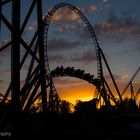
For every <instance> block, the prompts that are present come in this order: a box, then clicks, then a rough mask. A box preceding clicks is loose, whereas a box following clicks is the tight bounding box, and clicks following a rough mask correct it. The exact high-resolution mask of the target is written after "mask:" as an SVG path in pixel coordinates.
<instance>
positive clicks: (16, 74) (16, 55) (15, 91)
mask: <svg viewBox="0 0 140 140" xmlns="http://www.w3.org/2000/svg"><path fill="white" fill-rule="evenodd" d="M12 27H13V32H12V44H11V81H12V90H11V95H12V96H11V97H12V104H13V109H14V111H15V113H18V112H19V111H20V0H13V1H12Z"/></svg>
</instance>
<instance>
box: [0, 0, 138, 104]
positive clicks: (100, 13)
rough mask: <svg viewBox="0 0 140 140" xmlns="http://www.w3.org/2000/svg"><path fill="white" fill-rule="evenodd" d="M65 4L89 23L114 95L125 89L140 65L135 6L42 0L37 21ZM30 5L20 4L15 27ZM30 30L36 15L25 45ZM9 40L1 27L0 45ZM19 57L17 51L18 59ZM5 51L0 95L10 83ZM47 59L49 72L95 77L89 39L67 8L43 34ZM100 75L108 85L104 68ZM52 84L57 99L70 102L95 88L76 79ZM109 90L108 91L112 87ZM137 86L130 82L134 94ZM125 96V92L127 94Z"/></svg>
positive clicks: (125, 0) (122, 1)
mask: <svg viewBox="0 0 140 140" xmlns="http://www.w3.org/2000/svg"><path fill="white" fill-rule="evenodd" d="M60 2H69V3H71V4H73V5H74V6H76V7H78V8H79V9H80V10H81V11H82V12H83V14H84V15H85V16H86V17H87V18H88V19H89V21H90V23H91V24H92V26H93V28H94V31H95V33H96V36H97V39H98V42H99V44H100V47H101V48H102V50H103V52H104V54H105V56H106V58H107V61H108V63H109V66H110V68H111V70H112V73H113V74H114V78H115V80H116V82H117V83H118V86H119V89H120V91H122V89H123V88H124V87H125V86H126V84H127V82H128V81H129V80H130V78H131V77H132V75H133V74H134V73H135V71H136V70H137V69H138V67H139V66H140V16H139V13H140V1H139V0H42V3H43V17H44V16H45V15H46V14H47V12H48V11H49V10H50V9H51V8H52V7H53V6H54V5H56V4H58V3H60ZM30 4H31V0H22V2H21V7H22V8H21V13H22V14H21V23H22V22H23V20H24V18H25V15H26V13H27V11H28V8H29V5H30ZM10 13H11V8H10V4H9V5H7V6H5V7H4V8H3V14H4V15H5V16H6V17H7V18H9V21H10V18H11V17H10ZM35 30H36V11H35V10H34V12H33V14H32V16H31V19H30V21H29V23H28V25H27V26H26V29H25V31H24V33H23V38H24V39H25V40H26V42H29V41H30V40H31V38H32V35H33V33H34V32H35ZM9 40H10V32H9V31H8V30H7V29H6V28H5V25H4V24H3V23H2V28H1V35H0V46H3V45H4V44H6V43H7V42H8V41H9ZM24 52H25V50H24V49H22V48H21V56H22V55H23V53H24ZM10 57H11V56H10V46H9V48H7V49H5V50H4V51H3V52H1V54H0V92H1V93H5V91H6V89H7V87H8V84H9V82H10V65H11V64H10V63H11V62H10ZM48 58H49V63H50V68H51V70H52V69H54V68H56V67H57V66H61V65H63V66H64V67H67V66H70V67H75V69H82V70H85V72H86V73H91V74H92V75H94V76H95V77H97V66H96V65H97V64H96V63H97V61H96V55H95V47H94V44H93V42H92V38H91V37H90V34H89V32H88V30H87V28H86V26H85V25H84V22H83V21H82V20H81V18H80V17H79V16H78V15H76V14H75V13H74V12H73V11H71V10H69V9H67V8H61V9H59V10H58V11H56V13H55V14H54V16H53V18H52V21H51V23H50V27H49V32H48ZM27 67H28V62H27V63H26V65H25V66H24V67H23V68H22V71H23V75H22V76H21V83H22V82H23V81H24V76H25V73H26V71H27ZM103 69H104V75H105V77H106V78H107V79H108V81H110V80H109V76H108V72H107V70H106V67H105V66H104V67H103ZM54 83H55V85H56V88H57V91H58V93H59V96H60V98H62V99H68V100H69V101H72V102H75V101H76V100H79V99H80V100H89V99H91V98H92V97H93V94H94V91H95V87H94V86H92V85H91V84H89V83H88V82H86V81H83V80H80V79H77V78H69V77H64V78H55V79H54ZM110 87H111V88H112V89H113V86H112V84H111V83H110ZM139 87H140V74H138V75H137V77H136V78H135V80H134V90H135V92H136V91H137V90H138V88H139ZM128 92H129V90H128Z"/></svg>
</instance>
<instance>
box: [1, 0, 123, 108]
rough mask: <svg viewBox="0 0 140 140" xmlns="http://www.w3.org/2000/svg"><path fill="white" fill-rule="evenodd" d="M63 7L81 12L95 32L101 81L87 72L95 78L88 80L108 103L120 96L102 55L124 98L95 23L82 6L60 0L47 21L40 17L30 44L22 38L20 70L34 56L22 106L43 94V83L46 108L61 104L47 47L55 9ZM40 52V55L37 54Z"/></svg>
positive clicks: (26, 81) (87, 25) (21, 98)
mask: <svg viewBox="0 0 140 140" xmlns="http://www.w3.org/2000/svg"><path fill="white" fill-rule="evenodd" d="M35 4H37V5H38V4H40V3H39V1H34V2H33V3H32V5H31V7H30V10H29V11H28V14H27V17H26V18H25V21H24V23H23V25H22V29H21V34H22V33H23V30H24V28H25V26H26V24H27V22H28V20H29V17H30V15H31V12H32V10H33V8H34V7H35ZM62 7H66V8H68V9H71V10H72V11H74V12H75V13H76V14H78V15H79V16H80V18H81V19H82V21H83V22H84V24H85V25H86V27H87V29H88V31H89V33H90V35H91V38H92V40H93V44H94V47H95V52H96V58H97V78H96V80H97V81H98V82H97V81H96V80H95V79H94V80H91V79H90V78H89V77H90V76H89V77H88V76H87V75H88V74H87V75H86V74H84V75H82V76H85V77H83V78H86V76H87V77H88V78H89V79H90V80H91V81H89V79H87V81H88V82H89V83H92V84H94V85H95V86H96V88H97V91H98V93H99V94H100V95H101V96H102V98H103V99H104V101H105V103H106V104H109V99H110V97H111V98H113V100H114V101H116V99H115V97H114V96H113V94H112V92H111V90H110V88H109V85H108V84H107V82H106V80H105V78H104V75H103V68H102V61H101V59H103V60H104V62H105V64H106V66H107V69H108V71H109V74H110V76H111V78H112V80H113V83H114V85H115V88H116V90H117V93H118V95H119V97H120V100H121V96H120V93H119V90H118V87H117V85H116V83H115V80H114V78H113V75H112V73H111V70H110V68H109V65H108V63H107V61H106V59H105V56H104V54H103V52H102V50H101V48H100V46H99V43H98V41H97V37H96V35H95V32H94V30H93V27H92V25H91V24H90V22H89V20H88V19H87V17H86V16H85V15H84V14H83V13H82V12H81V11H80V10H79V8H77V7H75V6H74V5H72V4H70V3H65V2H64V3H59V4H57V5H55V6H54V7H53V8H52V9H51V10H50V11H49V12H48V14H47V15H46V16H45V17H44V19H43V21H41V22H40V19H38V22H39V23H38V30H37V31H36V32H35V34H34V36H33V38H32V40H31V42H30V44H29V45H27V44H26V43H25V41H24V40H23V39H21V40H19V42H20V43H21V44H23V46H24V47H25V49H26V53H25V55H24V56H23V58H22V59H21V62H20V68H19V70H20V69H21V68H22V66H23V64H24V63H25V60H26V58H27V55H28V54H30V55H31V56H32V59H31V62H30V66H29V69H28V72H27V76H26V77H25V84H24V85H23V87H22V88H21V90H20V101H19V102H20V103H19V104H21V108H22V110H24V109H25V110H26V108H29V107H30V103H31V102H32V101H33V100H34V99H36V98H37V97H38V96H39V94H40V93H39V94H38V89H40V87H41V93H42V106H44V109H43V110H46V108H47V109H48V110H54V108H59V101H60V98H59V96H58V93H57V91H56V88H55V85H54V82H53V79H52V78H53V76H52V72H51V70H50V67H49V60H48V50H47V49H48V43H47V42H48V30H49V25H50V22H51V19H52V17H53V15H54V14H55V12H56V11H57V10H58V9H59V8H62ZM40 10H41V9H37V11H38V14H40V16H39V15H38V16H39V17H41V11H40ZM2 19H3V21H5V20H4V18H2ZM5 24H6V26H7V28H8V27H11V25H10V26H9V24H10V23H7V22H5ZM9 30H10V29H9ZM10 31H11V32H12V30H10ZM42 31H43V32H42ZM42 35H43V37H42ZM41 37H42V38H43V44H42V40H41V41H40V39H41ZM33 46H34V49H31V48H32V47H33ZM4 48H5V46H4ZM42 48H44V51H43V52H44V54H43V55H41V54H42V53H41V52H42ZM2 50H3V47H2ZM32 50H33V51H32ZM38 52H39V58H38V56H37V54H38ZM42 56H43V58H42ZM40 60H41V61H43V63H44V65H45V70H44V65H43V66H42V62H40ZM34 64H35V65H34ZM13 68H14V67H13ZM42 69H43V70H42ZM13 72H14V71H13ZM74 72H75V71H74ZM65 74H66V73H65ZM69 76H72V75H69ZM74 76H76V75H74ZM41 77H44V79H45V80H46V81H44V83H43V84H42V81H43V80H44V79H42V78H41ZM84 80H85V79H84ZM95 81H96V82H95ZM12 82H13V81H11V83H10V85H9V87H8V89H7V91H6V94H5V97H4V99H3V102H5V101H6V100H7V97H8V95H9V93H10V91H11V88H12V84H13V83H12ZM44 84H45V85H44ZM42 87H43V88H42ZM106 87H107V90H106ZM48 89H49V93H48V92H47V95H48V96H49V99H47V101H48V100H49V107H46V104H47V103H46V98H45V96H46V95H45V94H46V91H47V90H48ZM108 91H109V92H108ZM16 96H17V95H16ZM18 98H19V95H18ZM15 102H16V100H15ZM43 104H44V105H43Z"/></svg>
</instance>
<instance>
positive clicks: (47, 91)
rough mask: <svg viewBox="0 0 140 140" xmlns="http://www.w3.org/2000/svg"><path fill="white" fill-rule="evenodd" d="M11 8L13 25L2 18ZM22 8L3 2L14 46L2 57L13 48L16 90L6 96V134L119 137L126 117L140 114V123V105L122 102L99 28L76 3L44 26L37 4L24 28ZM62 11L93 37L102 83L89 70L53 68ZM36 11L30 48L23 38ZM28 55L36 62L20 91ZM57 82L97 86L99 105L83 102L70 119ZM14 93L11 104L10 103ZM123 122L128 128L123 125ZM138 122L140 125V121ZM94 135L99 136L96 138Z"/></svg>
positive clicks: (2, 105)
mask: <svg viewBox="0 0 140 140" xmlns="http://www.w3.org/2000/svg"><path fill="white" fill-rule="evenodd" d="M6 4H11V9H12V15H11V17H12V21H11V22H9V19H7V17H5V16H4V14H3V13H2V8H3V6H5V5H6ZM20 6H21V0H3V1H2V0H0V23H1V22H3V23H4V24H5V26H6V27H7V29H8V30H9V31H10V33H11V40H10V41H9V42H8V43H7V44H5V45H4V46H2V47H1V48H0V51H3V50H4V49H5V48H7V47H9V46H10V45H11V64H12V65H11V82H10V85H9V87H8V88H7V91H6V93H5V94H4V96H3V95H2V96H1V97H2V98H1V102H0V131H1V130H4V131H8V130H11V129H12V132H13V135H14V133H16V134H18V135H19V136H20V134H21V133H24V132H28V134H26V135H25V136H26V137H28V136H29V137H30V136H31V137H32V132H34V131H38V132H41V131H44V130H45V131H47V132H49V131H51V132H53V131H58V130H61V131H62V132H64V131H65V130H68V131H70V132H72V130H74V131H75V132H76V131H77V130H98V131H99V130H101V131H103V132H104V131H105V132H108V133H109V131H110V130H111V128H113V129H112V130H114V131H116V130H117V128H120V127H121V126H122V124H123V121H124V116H123V117H122V116H119V115H120V113H137V114H138V115H137V116H133V118H136V117H138V119H139V118H140V117H139V110H138V107H137V106H136V102H135V100H133V98H132V99H130V100H125V101H123V100H122V96H121V94H120V91H119V89H118V86H117V84H116V82H115V79H114V77H113V74H112V72H111V70H110V68H109V65H108V63H107V60H106V58H105V56H104V53H103V51H102V49H101V48H100V46H99V43H98V41H97V37H96V35H95V32H94V30H93V27H92V25H91V24H90V22H89V20H88V19H87V18H86V16H85V15H84V14H83V13H82V12H81V11H80V10H79V9H78V8H77V7H75V6H74V5H71V4H70V3H59V4H57V5H55V6H54V7H53V8H52V9H51V10H50V11H49V12H48V13H47V15H46V16H45V17H44V19H43V20H42V0H33V1H32V2H31V5H30V6H29V10H28V12H27V14H26V16H25V19H24V20H23V23H21V20H20V17H21V13H20V12H21V7H20ZM62 7H67V8H69V9H71V10H73V11H74V12H75V13H76V14H78V15H79V16H80V18H81V19H82V20H83V22H84V24H85V25H86V27H87V29H88V31H89V33H90V35H91V37H92V40H93V44H94V47H95V52H96V58H97V77H96V78H94V76H93V75H90V74H89V73H85V72H84V70H80V69H74V67H67V68H64V67H63V66H61V67H56V69H55V70H53V71H51V70H50V68H49V62H48V51H47V47H48V46H47V45H48V44H47V36H48V29H49V24H50V22H51V19H52V17H53V15H54V14H55V12H56V11H57V10H58V9H59V8H62ZM35 8H36V10H35V11H36V15H37V16H36V17H37V19H36V21H37V30H36V32H35V33H34V35H33V36H32V39H31V41H30V42H29V44H27V43H26V41H25V40H24V39H23V36H22V35H23V32H24V30H25V27H26V26H27V23H28V22H29V20H30V17H31V15H32V13H33V11H34V9H35ZM20 47H23V48H24V49H25V50H26V52H25V54H24V55H23V56H22V57H21V58H20ZM38 54H39V56H38ZM28 55H30V56H31V60H30V65H29V68H28V72H27V75H26V77H25V83H24V84H23V86H22V87H21V88H20V76H21V68H22V67H23V65H24V64H25V63H26V62H25V61H26V59H27V56H28ZM103 62H104V63H105V66H106V68H107V70H108V72H109V74H110V77H111V80H112V82H113V84H114V87H115V89H116V92H117V94H118V97H119V98H118V99H117V98H116V97H115V96H114V95H113V93H112V91H111V89H110V87H109V84H108V83H107V81H106V79H105V77H104V73H103V70H104V69H103V66H102V63H103ZM56 76H72V77H77V78H80V79H83V80H86V81H88V82H89V83H91V84H93V85H95V86H96V93H97V97H96V99H94V98H93V100H91V101H88V102H79V103H78V104H77V105H76V106H75V109H76V111H75V112H74V113H69V103H68V102H66V101H61V99H60V98H59V96H58V93H57V90H56V88H55V85H54V82H53V77H56ZM134 76H135V75H134ZM10 92H11V100H10V102H8V103H7V100H8V96H9V95H10ZM40 96H41V103H40V104H39V105H38V106H36V107H35V106H33V104H34V102H35V101H36V100H37V99H39V97H40ZM101 99H103V100H104V102H105V105H102V106H101V108H100V109H97V107H96V106H97V103H98V102H100V100H101ZM8 101H9V100H8ZM111 101H113V102H114V104H115V107H113V106H112V105H111ZM38 109H40V112H39V113H38V112H37V110H38ZM126 115H128V114H126ZM129 115H130V114H129ZM120 118H121V121H120V122H121V123H122V124H121V123H118V122H119V119H120ZM126 118H127V120H125V125H127V126H125V125H123V128H125V127H126V129H128V132H129V131H131V130H132V129H131V128H130V127H129V125H130V124H129V123H130V119H131V116H126ZM138 119H137V120H138ZM137 122H138V123H139V121H137ZM117 123H118V124H117ZM102 124H103V125H102ZM112 124H113V126H112ZM80 134H81V133H80ZM103 134H104V133H103ZM33 135H35V134H33ZM50 135H51V137H52V136H53V135H52V134H50ZM94 135H97V134H95V133H94ZM16 136H17V135H16ZM22 136H23V135H22Z"/></svg>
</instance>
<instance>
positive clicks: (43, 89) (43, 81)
mask: <svg viewBox="0 0 140 140" xmlns="http://www.w3.org/2000/svg"><path fill="white" fill-rule="evenodd" d="M37 16H38V19H37V20H38V45H39V58H40V81H41V95H42V110H43V112H46V111H47V96H46V78H45V73H46V72H45V60H44V45H43V24H42V1H41V0H37Z"/></svg>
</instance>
